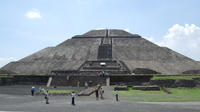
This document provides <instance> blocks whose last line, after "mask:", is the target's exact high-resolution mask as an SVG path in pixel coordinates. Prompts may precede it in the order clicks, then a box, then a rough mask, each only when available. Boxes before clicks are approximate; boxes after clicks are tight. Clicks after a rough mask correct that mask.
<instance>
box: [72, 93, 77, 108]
mask: <svg viewBox="0 0 200 112" xmlns="http://www.w3.org/2000/svg"><path fill="white" fill-rule="evenodd" d="M71 95H72V105H75V96H76V93H75V92H72V94H71Z"/></svg>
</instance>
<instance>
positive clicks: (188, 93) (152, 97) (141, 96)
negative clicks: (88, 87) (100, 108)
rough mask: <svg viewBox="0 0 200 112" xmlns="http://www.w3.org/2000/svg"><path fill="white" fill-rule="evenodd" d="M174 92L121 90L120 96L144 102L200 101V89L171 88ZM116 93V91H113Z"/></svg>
mask: <svg viewBox="0 0 200 112" xmlns="http://www.w3.org/2000/svg"><path fill="white" fill-rule="evenodd" d="M169 90H170V91H171V92H172V94H167V93H165V92H163V91H140V90H132V89H129V90H128V91H119V97H121V98H123V99H126V100H130V101H143V102H187V101H200V89H199V88H198V89H197V88H195V89H184V88H170V89H169ZM113 93H114V92H113Z"/></svg>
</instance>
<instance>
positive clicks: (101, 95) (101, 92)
mask: <svg viewBox="0 0 200 112" xmlns="http://www.w3.org/2000/svg"><path fill="white" fill-rule="evenodd" d="M99 94H100V98H101V99H102V100H103V99H104V97H103V94H104V90H103V89H102V88H101V89H100V91H99Z"/></svg>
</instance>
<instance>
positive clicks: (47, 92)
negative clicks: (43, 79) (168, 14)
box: [44, 90, 49, 104]
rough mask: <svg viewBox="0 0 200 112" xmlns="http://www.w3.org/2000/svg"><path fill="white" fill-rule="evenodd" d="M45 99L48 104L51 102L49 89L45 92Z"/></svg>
mask: <svg viewBox="0 0 200 112" xmlns="http://www.w3.org/2000/svg"><path fill="white" fill-rule="evenodd" d="M44 99H45V100H46V104H49V91H48V90H47V91H46V93H45V97H44Z"/></svg>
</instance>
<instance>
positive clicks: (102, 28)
mask: <svg viewBox="0 0 200 112" xmlns="http://www.w3.org/2000/svg"><path fill="white" fill-rule="evenodd" d="M96 30H105V28H97V29H96Z"/></svg>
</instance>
